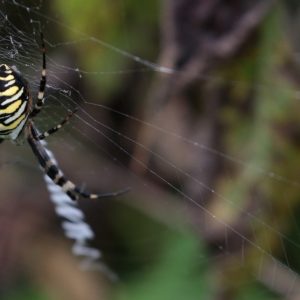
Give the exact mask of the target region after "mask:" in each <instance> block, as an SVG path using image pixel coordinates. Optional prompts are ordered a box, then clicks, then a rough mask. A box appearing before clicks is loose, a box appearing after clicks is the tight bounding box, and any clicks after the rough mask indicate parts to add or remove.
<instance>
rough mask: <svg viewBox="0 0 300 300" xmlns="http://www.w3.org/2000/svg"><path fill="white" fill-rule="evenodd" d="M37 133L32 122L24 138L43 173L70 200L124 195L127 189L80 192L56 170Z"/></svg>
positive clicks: (29, 123)
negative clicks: (106, 191) (95, 192)
mask: <svg viewBox="0 0 300 300" xmlns="http://www.w3.org/2000/svg"><path fill="white" fill-rule="evenodd" d="M38 136H39V135H38V132H37V130H36V129H35V127H34V125H33V123H32V122H28V125H27V127H26V137H27V141H28V143H29V145H30V147H31V149H32V151H33V153H34V154H35V156H36V157H37V159H38V161H39V163H40V165H41V167H42V168H43V169H44V170H45V173H46V174H47V175H48V176H49V177H50V178H51V179H52V180H53V182H54V183H56V184H57V185H59V186H60V187H61V188H62V190H63V191H64V192H65V193H66V194H67V195H68V196H69V197H70V198H71V199H72V200H78V199H79V196H82V197H84V198H88V199H100V198H106V197H115V196H118V195H121V194H124V193H125V192H127V191H128V190H129V189H124V190H121V191H117V192H112V193H104V194H90V193H87V192H84V191H82V190H81V189H80V188H79V187H77V186H76V185H75V184H74V183H73V182H71V181H70V180H68V179H67V178H66V177H65V176H64V175H63V173H62V171H61V170H60V169H59V168H58V166H57V165H56V164H55V163H54V162H53V161H52V160H51V159H50V157H49V155H48V154H47V151H46V149H45V148H44V147H43V145H42V144H41V142H40V141H39V140H38V139H37V137H38Z"/></svg>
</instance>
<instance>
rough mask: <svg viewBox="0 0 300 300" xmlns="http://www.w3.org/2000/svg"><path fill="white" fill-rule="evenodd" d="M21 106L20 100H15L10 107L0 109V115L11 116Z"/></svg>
mask: <svg viewBox="0 0 300 300" xmlns="http://www.w3.org/2000/svg"><path fill="white" fill-rule="evenodd" d="M21 104H22V100H17V101H16V102H13V103H12V104H11V105H9V106H7V107H6V108H5V109H0V115H3V114H11V113H13V112H15V111H17V109H18V108H19V107H20V105H21Z"/></svg>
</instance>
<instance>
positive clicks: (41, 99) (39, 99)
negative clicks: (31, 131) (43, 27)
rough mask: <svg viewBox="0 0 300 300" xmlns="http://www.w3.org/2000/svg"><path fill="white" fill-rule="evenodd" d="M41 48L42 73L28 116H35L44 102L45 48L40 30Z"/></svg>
mask: <svg viewBox="0 0 300 300" xmlns="http://www.w3.org/2000/svg"><path fill="white" fill-rule="evenodd" d="M41 46H42V47H41V50H42V54H43V63H42V75H41V80H40V88H39V92H38V96H37V102H36V104H35V105H34V108H33V110H32V112H31V113H30V117H31V118H33V117H35V116H36V115H37V114H38V113H39V112H40V111H41V110H42V108H43V105H44V102H45V97H44V96H45V88H46V80H47V78H46V48H45V40H44V35H43V33H42V32H41Z"/></svg>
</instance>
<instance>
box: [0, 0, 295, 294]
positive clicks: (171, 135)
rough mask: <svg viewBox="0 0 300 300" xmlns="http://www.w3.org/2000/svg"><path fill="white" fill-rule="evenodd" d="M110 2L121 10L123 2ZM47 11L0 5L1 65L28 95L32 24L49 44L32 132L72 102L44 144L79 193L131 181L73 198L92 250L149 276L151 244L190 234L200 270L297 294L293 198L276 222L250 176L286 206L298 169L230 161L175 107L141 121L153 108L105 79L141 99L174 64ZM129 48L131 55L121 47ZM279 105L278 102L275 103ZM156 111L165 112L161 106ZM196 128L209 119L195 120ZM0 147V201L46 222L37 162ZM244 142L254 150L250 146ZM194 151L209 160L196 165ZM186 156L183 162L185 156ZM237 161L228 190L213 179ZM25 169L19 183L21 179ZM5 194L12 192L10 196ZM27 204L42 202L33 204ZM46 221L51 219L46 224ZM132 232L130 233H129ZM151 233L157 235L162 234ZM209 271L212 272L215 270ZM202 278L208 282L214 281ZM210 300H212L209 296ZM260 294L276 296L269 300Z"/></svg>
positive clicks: (154, 256) (35, 37)
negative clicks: (215, 171)
mask: <svg viewBox="0 0 300 300" xmlns="http://www.w3.org/2000/svg"><path fill="white" fill-rule="evenodd" d="M120 3H122V4H123V5H124V6H125V1H120ZM50 9H53V7H51V5H50V4H49V3H45V2H44V1H37V2H36V3H35V4H32V3H30V4H29V2H28V1H2V7H1V10H0V13H1V14H0V18H1V24H2V26H1V31H2V34H1V37H2V38H1V44H0V56H1V61H3V62H5V63H7V64H10V65H16V66H17V67H18V69H19V70H20V71H21V72H22V74H23V75H24V77H25V78H26V79H27V80H28V81H29V83H30V86H31V90H32V95H33V96H34V95H36V94H37V91H38V87H39V74H40V69H41V53H40V50H39V44H40V41H39V32H40V30H42V31H43V32H44V35H45V39H46V44H47V64H48V67H47V68H48V84H47V92H46V105H45V109H44V110H43V112H42V113H41V114H40V116H39V117H38V118H37V120H36V124H37V126H38V128H39V129H40V130H41V131H43V130H46V129H48V128H50V127H51V126H53V125H55V124H56V123H58V122H59V121H60V120H61V119H62V118H63V116H64V115H65V114H66V113H67V111H68V110H69V109H74V108H75V107H79V111H78V113H77V114H76V116H75V117H74V119H73V120H72V121H71V122H70V124H69V125H68V126H66V127H65V128H64V129H63V130H62V132H61V133H59V134H57V135H55V136H53V137H51V138H49V148H51V150H52V151H53V153H54V155H55V157H56V158H57V160H58V161H59V162H60V163H59V165H60V166H61V168H62V170H63V171H64V172H65V174H67V176H68V177H70V178H71V179H72V180H73V181H74V182H76V183H79V185H81V186H82V188H84V189H87V190H92V191H100V192H101V191H103V192H106V191H111V190H119V189H122V188H124V187H131V192H130V193H129V194H127V195H125V196H124V197H119V198H116V199H111V200H105V201H99V202H97V203H95V202H92V201H84V200H82V201H80V203H79V206H80V207H81V208H82V210H83V211H84V212H85V213H86V215H87V221H88V222H89V223H90V224H91V226H92V227H93V228H94V230H95V234H96V237H97V238H96V239H95V247H96V248H97V247H98V248H100V249H101V250H102V249H103V252H104V254H105V253H106V254H105V255H104V258H105V259H106V261H107V262H108V264H111V265H112V266H113V268H114V269H116V271H117V272H118V273H120V274H121V278H122V274H130V276H134V274H135V271H134V270H135V269H136V273H137V274H141V272H142V270H143V271H144V272H145V273H147V272H146V271H145V270H147V268H151V267H152V266H153V265H155V262H156V261H157V260H158V257H159V255H158V253H157V249H156V245H157V243H161V239H162V240H168V238H169V237H170V238H172V236H173V234H174V232H184V233H185V232H186V231H188V232H190V231H192V232H193V234H194V235H196V236H197V238H199V239H200V240H201V241H202V243H203V244H205V245H208V246H207V247H208V248H209V249H210V251H209V253H210V254H209V255H207V254H204V253H205V252H202V251H200V250H199V252H198V254H197V256H196V261H197V264H199V261H205V262H206V263H208V265H209V267H208V268H207V269H205V271H206V272H207V273H208V274H212V273H213V274H215V273H218V271H219V272H221V273H222V272H224V274H225V276H224V277H226V274H230V276H232V277H231V278H233V280H236V281H237V284H240V285H241V286H243V285H245V286H247V284H249V285H250V284H251V283H250V282H251V281H253V282H260V283H262V284H263V285H264V286H265V287H267V288H269V289H270V290H271V291H273V292H275V293H276V294H279V295H284V296H285V297H286V298H287V299H296V298H297V295H298V293H299V290H298V286H299V284H298V283H299V276H298V274H297V272H296V271H295V270H297V263H294V261H295V258H294V254H293V253H297V252H298V251H299V246H300V243H299V240H298V239H297V238H296V237H295V235H299V228H298V226H299V225H298V222H297V218H298V214H297V211H296V210H297V205H296V204H295V203H293V202H291V203H288V204H287V206H285V209H286V210H287V212H286V214H287V215H288V217H289V221H290V223H291V224H286V223H285V222H283V221H282V222H281V221H279V220H278V222H277V220H276V218H277V217H278V219H280V218H281V217H280V216H281V214H280V212H277V210H278V209H279V208H278V207H279V206H278V205H277V204H276V203H275V202H273V200H272V199H265V198H264V197H263V195H264V193H263V191H262V190H260V189H257V188H253V186H252V184H253V182H254V181H256V184H257V185H258V186H259V185H260V184H261V185H262V186H263V189H267V188H269V189H270V186H271V189H272V188H273V189H274V190H276V187H277V186H280V187H283V190H284V191H285V193H286V194H280V195H278V197H279V198H282V201H283V202H285V201H289V200H285V199H290V198H289V197H288V194H289V193H290V194H292V195H294V196H293V197H294V198H295V199H297V198H298V195H299V185H300V183H299V181H298V178H297V177H296V175H295V174H294V173H293V172H291V176H289V175H286V172H282V171H281V169H280V168H278V169H276V170H273V169H270V168H269V166H270V163H269V160H268V156H267V155H266V154H265V152H264V153H263V154H262V155H261V157H262V158H265V159H262V160H255V159H253V155H252V153H250V152H249V153H247V151H246V154H248V156H247V155H246V156H245V152H244V151H240V153H242V155H241V156H240V153H239V149H237V150H236V152H234V151H233V153H234V154H231V153H230V152H228V153H227V152H226V151H223V150H220V147H217V146H216V145H214V143H211V142H210V141H209V140H207V139H206V138H205V136H204V137H203V136H201V132H200V131H199V135H198V136H197V134H195V135H191V134H189V132H188V131H187V128H185V123H184V122H185V120H184V116H182V115H179V114H177V111H176V110H175V113H172V109H171V108H170V109H169V111H170V113H169V114H166V115H164V117H166V116H167V117H169V118H168V119H167V120H161V118H160V116H159V114H156V116H157V117H155V118H151V117H149V116H151V114H152V115H155V110H156V109H158V108H156V107H151V106H148V109H149V111H147V112H146V113H142V112H141V111H143V107H141V106H142V105H143V103H146V102H142V101H141V103H142V104H136V105H135V106H134V105H133V104H130V103H128V102H129V101H130V99H129V98H128V95H126V98H125V101H124V102H122V103H120V100H118V101H119V102H118V103H117V105H111V104H110V103H106V102H105V97H104V96H105V95H109V94H113V92H112V90H113V89H114V87H111V86H110V85H111V83H110V82H114V83H115V85H116V86H117V87H119V88H120V89H121V88H122V85H121V84H120V82H122V80H125V82H130V80H133V81H135V80H137V79H138V78H142V80H141V82H142V83H140V86H139V87H138V88H139V89H141V91H138V92H137V94H138V95H139V97H143V96H144V97H145V98H151V97H154V95H155V92H153V89H155V88H156V87H157V86H159V85H157V83H156V82H157V81H158V82H164V80H166V78H170V77H171V76H174V75H176V74H177V73H179V71H178V70H176V69H174V68H169V67H168V66H163V65H160V64H158V63H155V61H156V60H157V59H156V57H155V56H154V58H153V59H150V58H149V59H148V58H144V56H143V54H141V55H139V54H138V55H136V54H133V53H135V52H134V50H131V45H130V32H125V30H124V37H125V38H124V40H125V42H124V44H121V45H115V44H113V42H111V41H108V42H106V41H104V40H102V38H101V37H100V36H99V35H98V34H93V33H92V32H86V31H83V30H81V29H79V28H80V26H79V25H78V28H73V27H72V26H71V25H69V24H68V23H67V22H65V21H64V20H63V19H62V18H59V17H56V16H55V14H53V12H51V11H50ZM124 11H125V10H124ZM54 16H55V17H54ZM53 28H55V29H53ZM61 32H65V34H61ZM81 48H82V49H85V50H83V51H88V48H92V49H93V53H92V54H91V55H93V54H94V53H96V55H99V56H101V57H108V58H109V59H108V60H109V62H114V61H117V62H118V63H116V64H115V65H114V66H116V68H115V69H114V68H111V67H110V66H109V65H108V66H105V63H104V64H103V69H102V67H101V68H100V67H98V66H91V65H90V66H85V65H84V64H82V63H81V62H80V60H79V59H77V57H76V56H77V55H78V54H77V53H76V51H80V50H78V49H81ZM127 48H129V49H130V50H128V51H127V50H126V49H127ZM87 55H88V52H87ZM112 78H113V79H112ZM201 79H202V80H204V81H205V82H207V83H208V84H209V83H212V82H215V81H217V82H218V81H221V82H222V83H224V82H225V83H227V84H228V85H230V86H231V87H233V88H236V90H239V89H242V88H243V87H244V86H245V82H243V81H237V80H234V79H233V80H231V81H228V79H226V80H225V76H224V77H221V78H220V77H218V76H214V75H212V76H209V75H207V76H205V77H204V76H201ZM100 82H104V83H103V87H104V89H106V90H105V91H103V93H102V94H101V91H100V92H99V90H98V89H97V88H98V87H97V84H100ZM153 82H154V83H153ZM162 85H163V84H162ZM254 89H255V92H257V93H258V92H261V96H260V98H259V99H260V100H261V101H263V102H264V101H265V102H264V103H267V101H268V100H266V99H267V98H269V97H270V95H272V96H274V94H273V93H272V92H273V91H272V89H273V83H272V82H271V83H265V82H264V83H260V82H259V83H256V84H255V86H254ZM95 91H97V92H95ZM280 91H281V92H282V94H285V93H288V94H289V95H291V96H290V102H291V103H295V102H297V100H298V91H297V90H293V89H292V88H291V87H290V86H289V87H288V88H286V87H285V86H282V87H281V89H280ZM125 92H126V91H125ZM276 92H278V91H277V90H276ZM276 92H275V93H276ZM118 93H119V94H120V93H122V91H120V92H116V95H117V94H118ZM280 96H281V94H280ZM99 97H100V99H99ZM116 97H117V96H116ZM118 97H120V96H118ZM264 97H265V98H264ZM278 98H279V96H278ZM278 98H275V99H276V100H278ZM126 101H127V102H126ZM278 101H279V102H278V103H279V104H278V105H282V103H281V102H280V100H278ZM274 105H276V104H274ZM179 108H180V106H179ZM151 109H152V111H151ZM164 111H167V112H168V108H167V109H164ZM209 113H210V112H209ZM271 114H272V112H269V111H265V112H262V116H261V118H262V122H261V123H259V124H258V126H259V128H258V129H257V131H256V136H254V142H256V143H263V142H264V137H265V135H264V134H263V133H264V127H263V124H264V122H266V120H267V119H268V118H269V117H270V115H271ZM143 116H144V117H143ZM187 116H189V115H188V114H187ZM148 117H149V118H150V121H149V120H148ZM176 117H181V118H182V122H183V123H184V125H182V126H179V127H177V128H176V127H173V125H174V124H175V125H176V124H177V123H176V122H174V120H173V119H172V118H176ZM178 123H180V122H178ZM187 124H188V123H187ZM198 124H199V126H207V122H205V120H202V121H201V122H200V121H199V123H198ZM123 126H125V127H123ZM186 126H188V125H186ZM140 132H142V133H144V134H145V135H144V136H143V135H141V134H140ZM245 134H246V135H247V132H246V133H245ZM155 136H156V139H161V140H162V141H163V142H162V143H161V142H160V143H158V142H156V143H155V142H153V144H156V145H157V146H156V147H155V146H153V144H152V143H151V141H153V140H154V141H156V139H155ZM245 144H247V142H246V141H245ZM1 147H2V149H3V150H2V151H3V153H4V154H3V157H2V165H3V167H2V174H1V179H2V181H3V182H4V183H5V185H4V186H7V187H5V189H3V198H5V199H18V198H22V201H25V203H26V205H29V207H33V208H34V210H38V213H40V214H41V215H42V216H44V217H45V216H47V214H48V217H46V218H50V219H51V217H49V214H51V213H49V211H50V212H51V209H53V208H51V204H50V202H49V201H48V199H49V195H48V194H47V191H46V190H45V189H44V183H43V181H42V176H41V173H40V171H39V169H38V166H37V162H36V161H35V160H34V158H33V157H32V154H31V153H30V151H29V150H28V147H26V144H24V145H22V147H14V145H9V144H8V143H5V144H3V145H1ZM269 148H270V145H269V144H266V147H265V149H266V150H265V151H266V152H267V151H268V150H269ZM253 149H254V151H255V149H256V148H255V147H254V148H253ZM250 151H251V149H250ZM201 155H203V156H204V157H205V159H206V160H208V162H209V163H207V164H204V163H203V162H200V160H201V158H199V156H201ZM278 155H280V154H278ZM186 160H187V161H188V163H185V161H186ZM198 160H199V164H200V165H201V166H206V165H207V166H208V167H209V168H211V166H214V163H213V162H214V161H219V160H223V161H224V164H225V167H224V168H225V175H224V179H218V180H217V182H214V181H211V180H205V179H203V178H207V177H206V176H205V175H207V174H206V173H209V172H210V169H205V170H203V169H202V170H201V169H200V170H198V169H194V168H192V165H193V164H195V161H198ZM11 163H12V165H11ZM17 163H18V168H16V165H17ZM7 164H8V166H7ZM11 168H13V169H17V170H11ZM237 168H240V169H241V170H242V171H241V172H240V174H241V175H240V176H241V177H243V178H244V183H243V184H241V183H240V182H239V184H237V185H235V184H234V183H232V184H231V186H232V187H234V188H233V189H229V190H226V189H225V188H224V187H223V186H224V185H226V184H227V182H228V181H229V182H230V181H234V180H236V177H235V172H236V169H237ZM25 174H27V175H25ZM29 174H30V175H29ZM31 174H32V175H31ZM171 174H172V175H173V174H175V176H174V175H173V176H171ZM288 174H289V173H288ZM24 176H25V178H26V179H23V178H24ZM27 177H29V178H28V179H27ZM253 178H254V179H253ZM29 179H30V180H29ZM32 182H34V184H33V183H32ZM82 182H83V184H82ZM266 182H267V183H268V185H269V186H268V185H267V184H265V183H266ZM33 187H34V188H33ZM245 189H246V190H248V189H253V192H249V194H248V197H249V198H250V200H246V199H244V200H240V199H238V198H239V197H238V196H239V195H244V193H243V191H244V190H245ZM9 190H15V193H12V192H10V191H9ZM24 194H28V196H24ZM267 194H268V193H267ZM270 194H272V193H270ZM21 195H22V196H21ZM33 199H38V200H33ZM16 201H19V199H18V200H16ZM294 201H295V202H297V201H296V200H294ZM6 202H7V201H6V200H5V201H4V204H3V205H4V207H5V205H6ZM37 202H38V204H37ZM3 205H2V206H3ZM16 205H17V204H16ZM36 206H38V207H42V208H38V209H37V208H36ZM44 207H46V212H45V208H44ZM25 208H26V206H25ZM21 209H24V207H22V208H21ZM107 214H109V215H110V217H108V216H107ZM52 218H54V217H53V216H52ZM131 218H132V221H131ZM140 218H143V219H146V220H147V221H141V220H140ZM99 219H100V220H99ZM274 219H275V220H274ZM280 220H281V219H280ZM52 221H53V220H52V219H51V220H49V224H51V222H52ZM35 222H37V221H35ZM39 222H40V221H38V224H40V223H39ZM135 222H136V223H135ZM47 224H48V223H47ZM34 225H36V223H34ZM122 226H124V227H127V229H126V230H124V231H126V232H125V233H124V232H123V233H122V230H121V229H122V228H120V227H122ZM139 226H141V228H139ZM107 228H108V229H107ZM290 228H292V230H291V229H290ZM135 230H136V231H137V232H136V233H132V231H135ZM41 232H43V231H41ZM58 232H59V230H58ZM158 232H161V235H160V236H159V234H158ZM294 232H295V233H294ZM184 233H183V234H184ZM57 235H58V234H57V233H56V235H55V236H57ZM126 240H128V241H126ZM204 241H205V242H204ZM130 243H132V244H137V245H140V246H137V247H136V249H138V248H139V247H141V248H143V250H142V251H141V252H138V251H137V250H136V249H135V251H137V252H134V251H133V250H132V249H131V251H132V252H130V250H128V249H126V247H129V246H128V244H130ZM170 245H171V244H170ZM170 247H171V246H170ZM145 249H147V251H146V250H145ZM126 254H128V255H127V256H126ZM139 255H140V257H139ZM147 259H148V261H147ZM249 261H250V262H249ZM141 266H142V267H141ZM126 268H130V269H131V272H128V273H126ZM143 268H144V269H145V270H144V269H143ZM215 269H217V271H215ZM238 270H244V274H245V275H243V276H245V279H244V280H243V279H241V278H239V279H240V282H239V280H238V278H237V276H239V275H236V274H240V273H239V272H240V271H238ZM242 273H243V271H242ZM124 276H125V275H124ZM214 276H216V277H218V275H216V274H215V275H214ZM219 276H220V275H219ZM228 276H229V275H228ZM220 278H222V276H220ZM223 280H224V278H223ZM212 284H213V286H214V288H215V286H216V285H217V284H216V283H212ZM245 288H246V287H245ZM209 297H211V299H213V296H212V294H211V295H210V296H209ZM293 297H295V298H293ZM207 299H208V297H207ZM270 299H275V296H274V298H270Z"/></svg>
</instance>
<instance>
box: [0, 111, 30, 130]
mask: <svg viewBox="0 0 300 300" xmlns="http://www.w3.org/2000/svg"><path fill="white" fill-rule="evenodd" d="M25 117H26V114H23V115H21V116H20V117H19V118H18V119H17V120H16V121H14V122H13V123H11V124H10V125H8V126H5V125H3V124H0V131H4V130H12V129H15V128H17V127H18V125H19V124H20V123H21V122H22V121H23V120H24V119H25Z"/></svg>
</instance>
